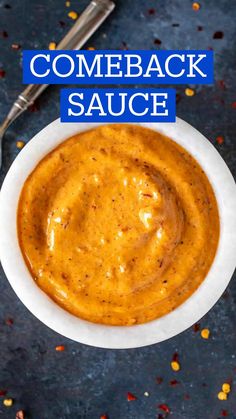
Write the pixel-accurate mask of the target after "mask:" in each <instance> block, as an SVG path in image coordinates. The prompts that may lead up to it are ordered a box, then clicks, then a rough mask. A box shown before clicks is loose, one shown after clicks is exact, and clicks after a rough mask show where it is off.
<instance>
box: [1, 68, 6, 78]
mask: <svg viewBox="0 0 236 419" xmlns="http://www.w3.org/2000/svg"><path fill="white" fill-rule="evenodd" d="M5 75H6V71H4V70H2V69H0V79H3V78H4V77H5Z"/></svg>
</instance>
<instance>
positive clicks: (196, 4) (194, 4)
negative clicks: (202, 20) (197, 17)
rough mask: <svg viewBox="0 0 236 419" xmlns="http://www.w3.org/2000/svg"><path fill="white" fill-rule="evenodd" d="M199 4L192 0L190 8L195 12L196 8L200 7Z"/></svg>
mask: <svg viewBox="0 0 236 419" xmlns="http://www.w3.org/2000/svg"><path fill="white" fill-rule="evenodd" d="M200 7H201V6H200V4H199V3H198V2H197V1H194V2H193V4H192V9H193V10H194V11H195V12H198V10H199V9H200Z"/></svg>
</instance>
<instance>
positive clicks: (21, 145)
mask: <svg viewBox="0 0 236 419" xmlns="http://www.w3.org/2000/svg"><path fill="white" fill-rule="evenodd" d="M24 145H25V143H24V141H17V142H16V147H17V148H19V149H21V148H23V147H24Z"/></svg>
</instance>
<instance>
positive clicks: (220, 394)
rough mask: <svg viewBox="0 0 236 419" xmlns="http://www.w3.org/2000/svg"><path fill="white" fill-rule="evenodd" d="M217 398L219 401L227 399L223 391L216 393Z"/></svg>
mask: <svg viewBox="0 0 236 419" xmlns="http://www.w3.org/2000/svg"><path fill="white" fill-rule="evenodd" d="M217 397H218V399H219V400H227V398H228V396H227V394H226V393H224V392H223V391H220V392H219V393H218V396H217Z"/></svg>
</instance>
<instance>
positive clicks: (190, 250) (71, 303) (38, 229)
mask: <svg viewBox="0 0 236 419" xmlns="http://www.w3.org/2000/svg"><path fill="white" fill-rule="evenodd" d="M18 236H19V243H20V247H21V250H22V254H23V256H24V259H25V261H26V263H27V266H28V268H29V270H30V272H31V275H32V277H33V278H34V280H35V281H36V283H37V284H38V286H39V287H40V288H41V289H42V290H43V291H44V292H46V293H47V294H48V295H49V296H50V297H51V298H52V299H53V300H54V301H56V302H57V303H58V304H59V305H60V306H61V307H63V308H64V309H66V310H67V311H69V312H71V313H72V314H74V315H76V316H78V317H81V318H83V319H86V320H89V321H91V322H95V323H103V324H109V325H133V324H139V323H144V322H147V321H150V320H153V319H156V318H158V317H160V316H163V315H164V314H167V313H168V312H170V311H172V310H174V309H175V308H176V307H177V306H179V305H180V304H181V303H183V302H184V301H185V300H186V299H187V298H188V297H189V296H190V295H191V294H192V293H193V292H194V291H195V290H196V289H197V288H198V286H199V285H200V284H201V282H202V281H203V280H204V278H205V276H206V274H207V272H208V270H209V268H210V266H211V264H212V262H213V260H214V256H215V253H216V249H217V244H218V239H219V216H218V208H217V203H216V199H215V196H214V193H213V190H212V187H211V185H210V183H209V181H208V179H207V177H206V175H205V173H204V172H203V171H202V169H201V167H200V166H199V164H198V163H197V162H196V161H195V159H194V158H193V157H192V156H191V155H190V154H189V153H188V152H187V151H186V150H185V149H183V148H182V147H180V146H179V145H178V144H176V143H175V142H174V141H172V140H170V139H169V138H167V137H165V136H163V135H161V134H160V133H157V132H155V131H152V130H149V129H146V128H142V127H139V126H135V125H118V124H117V125H107V126H106V125H105V126H100V127H98V128H96V129H92V130H90V131H86V132H83V133H80V134H77V135H75V136H73V137H71V138H69V139H68V140H66V141H64V142H63V143H62V144H61V145H60V146H59V147H57V148H56V149H55V150H53V151H52V152H51V153H50V154H48V155H47V156H46V157H45V158H44V159H43V160H41V162H40V163H39V164H38V165H37V167H36V168H35V169H34V171H33V172H32V173H31V174H30V176H29V177H28V179H27V180H26V182H25V184H24V186H23V189H22V192H21V197H20V201H19V207H18Z"/></svg>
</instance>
